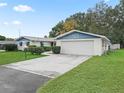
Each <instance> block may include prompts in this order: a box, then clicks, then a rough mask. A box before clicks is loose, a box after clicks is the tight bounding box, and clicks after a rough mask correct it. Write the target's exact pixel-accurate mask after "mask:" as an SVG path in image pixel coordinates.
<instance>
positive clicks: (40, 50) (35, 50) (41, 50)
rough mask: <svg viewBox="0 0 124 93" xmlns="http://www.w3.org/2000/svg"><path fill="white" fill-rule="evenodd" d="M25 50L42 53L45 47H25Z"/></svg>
mask: <svg viewBox="0 0 124 93" xmlns="http://www.w3.org/2000/svg"><path fill="white" fill-rule="evenodd" d="M25 52H31V54H38V55H40V54H41V53H43V52H44V48H43V47H29V48H26V49H25Z"/></svg>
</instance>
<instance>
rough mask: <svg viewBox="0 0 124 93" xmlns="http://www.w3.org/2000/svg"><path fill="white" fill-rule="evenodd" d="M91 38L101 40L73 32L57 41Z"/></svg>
mask: <svg viewBox="0 0 124 93" xmlns="http://www.w3.org/2000/svg"><path fill="white" fill-rule="evenodd" d="M89 38H99V37H97V36H93V35H89V34H85V33H80V32H72V33H69V34H67V35H64V36H62V37H59V38H57V40H61V39H89Z"/></svg>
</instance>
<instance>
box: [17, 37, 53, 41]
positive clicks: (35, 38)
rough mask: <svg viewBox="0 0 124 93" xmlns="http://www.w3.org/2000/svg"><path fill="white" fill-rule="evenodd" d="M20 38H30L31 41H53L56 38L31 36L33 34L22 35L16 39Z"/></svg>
mask: <svg viewBox="0 0 124 93" xmlns="http://www.w3.org/2000/svg"><path fill="white" fill-rule="evenodd" d="M20 39H28V40H31V41H49V42H53V41H54V38H40V37H31V36H22V37H20V38H18V39H16V40H17V41H18V40H20Z"/></svg>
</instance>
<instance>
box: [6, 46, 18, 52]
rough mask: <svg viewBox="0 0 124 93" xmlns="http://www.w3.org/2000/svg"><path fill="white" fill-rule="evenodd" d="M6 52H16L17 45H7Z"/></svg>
mask: <svg viewBox="0 0 124 93" xmlns="http://www.w3.org/2000/svg"><path fill="white" fill-rule="evenodd" d="M5 50H6V51H16V50H17V45H16V44H6V45H5Z"/></svg>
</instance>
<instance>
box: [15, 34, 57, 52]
mask: <svg viewBox="0 0 124 93" xmlns="http://www.w3.org/2000/svg"><path fill="white" fill-rule="evenodd" d="M16 43H17V45H18V50H24V49H25V48H27V47H28V46H29V45H36V46H37V47H40V46H53V45H54V43H55V41H54V39H53V38H39V37H30V36H22V37H20V38H18V39H16Z"/></svg>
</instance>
